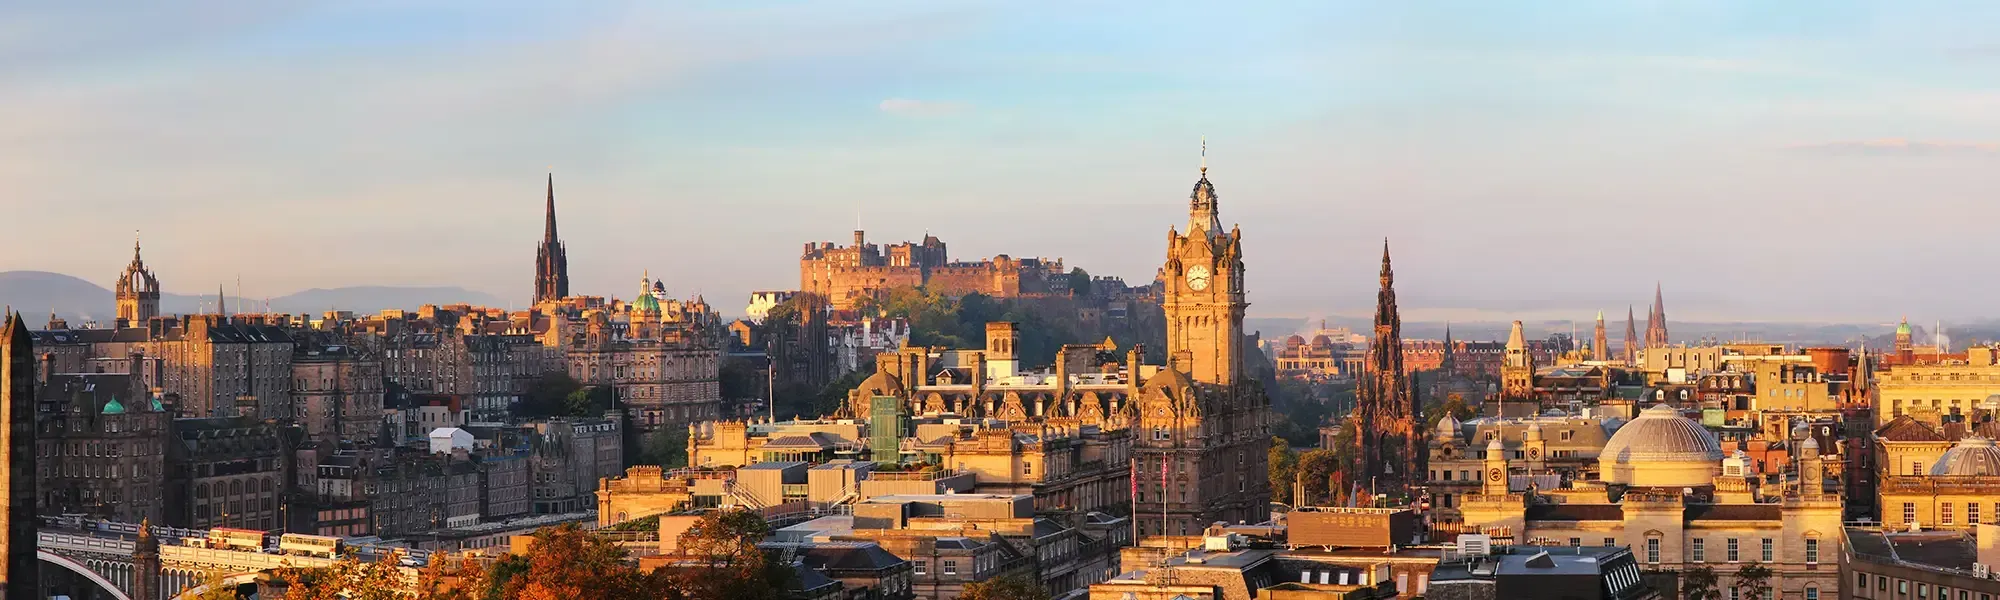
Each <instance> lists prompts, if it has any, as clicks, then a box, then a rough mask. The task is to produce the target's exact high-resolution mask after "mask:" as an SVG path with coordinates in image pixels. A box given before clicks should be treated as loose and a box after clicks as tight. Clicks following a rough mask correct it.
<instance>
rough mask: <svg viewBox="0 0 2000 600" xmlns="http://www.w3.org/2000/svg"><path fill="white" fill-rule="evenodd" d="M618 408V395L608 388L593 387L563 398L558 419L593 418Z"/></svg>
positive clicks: (571, 393)
mask: <svg viewBox="0 0 2000 600" xmlns="http://www.w3.org/2000/svg"><path fill="white" fill-rule="evenodd" d="M617 406H618V394H617V392H616V391H613V390H612V389H611V388H609V387H604V386H595V387H590V388H585V389H580V390H576V391H574V392H570V393H569V395H568V396H564V397H563V412H562V413H561V414H557V415H551V416H559V417H594V416H597V415H602V414H604V411H607V410H611V409H613V408H616V407H617Z"/></svg>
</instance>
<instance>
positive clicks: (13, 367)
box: [0, 313, 41, 598]
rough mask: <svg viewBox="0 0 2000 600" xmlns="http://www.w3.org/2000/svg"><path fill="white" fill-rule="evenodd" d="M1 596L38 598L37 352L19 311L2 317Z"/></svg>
mask: <svg viewBox="0 0 2000 600" xmlns="http://www.w3.org/2000/svg"><path fill="white" fill-rule="evenodd" d="M0 427H4V429H0V462H4V463H5V464H6V465H7V467H6V468H7V477H6V479H4V480H0V497H5V498H6V499H7V508H6V509H5V510H0V535H4V536H6V537H5V538H4V543H0V598H39V597H41V589H40V586H39V585H38V583H39V581H40V578H38V577H37V576H36V573H37V571H38V570H39V569H40V568H41V566H40V565H41V563H40V561H39V560H38V559H36V558H35V546H36V537H35V529H36V526H37V520H36V517H35V503H36V501H37V500H39V499H40V494H39V493H37V491H36V489H35V487H36V486H35V483H36V482H35V475H36V467H37V465H38V464H39V462H40V461H38V460H37V458H36V456H35V451H36V447H35V351H34V342H33V341H32V339H31V338H30V337H29V335H28V324H27V323H26V322H23V321H22V320H21V315H20V313H12V314H0Z"/></svg>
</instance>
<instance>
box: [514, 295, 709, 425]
mask: <svg viewBox="0 0 2000 600" xmlns="http://www.w3.org/2000/svg"><path fill="white" fill-rule="evenodd" d="M641 288H642V289H641V291H640V293H639V295H638V296H637V297H636V298H635V299H634V300H633V301H632V302H630V303H619V302H616V301H612V302H601V303H599V302H593V303H589V304H586V307H585V308H582V309H580V310H578V309H575V308H572V307H563V308H560V309H552V312H551V315H552V316H551V319H552V321H553V323H552V324H551V325H550V327H549V329H548V330H547V331H546V332H545V333H544V334H543V338H542V339H543V343H544V344H545V345H548V346H550V347H552V348H555V349H557V350H558V351H560V352H561V354H562V356H563V357H564V358H563V361H564V363H565V365H566V366H567V368H568V370H569V374H570V376H571V377H574V378H576V379H577V381H580V382H582V383H583V384H584V385H588V386H603V387H607V388H610V389H612V390H613V391H614V393H616V394H617V397H618V398H619V399H621V400H623V401H624V402H625V404H626V405H627V406H628V407H630V409H631V410H632V411H633V414H632V419H633V425H634V427H637V428H638V429H640V430H641V431H653V430H657V429H660V428H663V427H684V426H686V425H687V424H689V423H693V422H697V421H701V420H706V419H715V418H719V417H721V416H722V415H721V401H722V386H721V377H720V374H721V369H722V352H721V347H720V341H721V338H720V335H721V322H720V320H719V319H718V318H716V316H715V312H714V310H713V309H711V308H710V307H709V306H708V303H707V302H705V301H703V300H702V299H700V298H696V299H694V300H692V301H686V302H683V301H680V300H676V299H673V298H668V297H666V291H665V289H664V288H662V287H661V286H659V285H658V284H657V282H653V281H650V278H648V279H644V280H642V281H641ZM592 300H594V299H592Z"/></svg>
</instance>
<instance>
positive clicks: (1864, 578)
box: [1854, 573, 1868, 590]
mask: <svg viewBox="0 0 2000 600" xmlns="http://www.w3.org/2000/svg"><path fill="white" fill-rule="evenodd" d="M1854 589H1858V590H1865V589H1868V574H1867V573H1855V574H1854Z"/></svg>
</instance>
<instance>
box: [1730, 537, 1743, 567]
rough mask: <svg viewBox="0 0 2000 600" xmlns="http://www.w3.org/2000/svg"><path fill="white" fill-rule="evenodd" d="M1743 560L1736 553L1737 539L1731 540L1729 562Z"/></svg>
mask: <svg viewBox="0 0 2000 600" xmlns="http://www.w3.org/2000/svg"><path fill="white" fill-rule="evenodd" d="M1739 560H1742V559H1741V558H1739V557H1738V555H1737V553H1736V538H1729V562H1737V561H1739Z"/></svg>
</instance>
